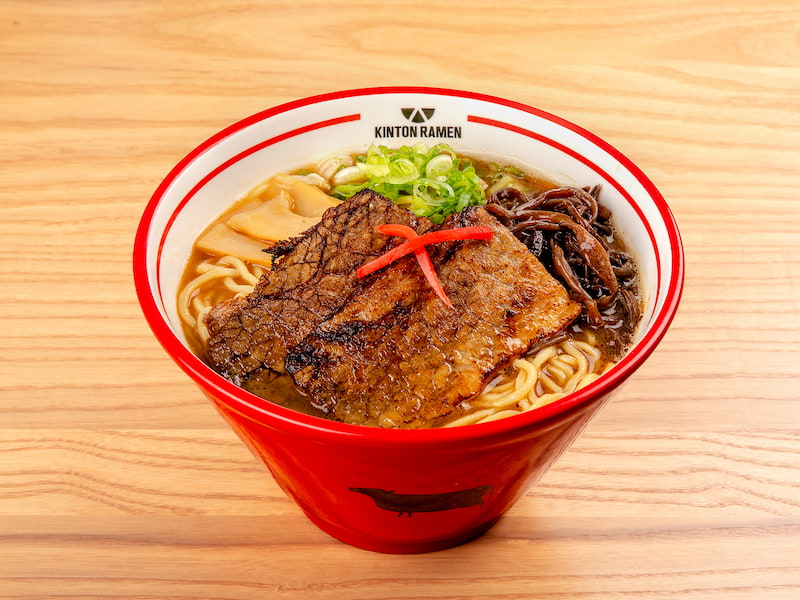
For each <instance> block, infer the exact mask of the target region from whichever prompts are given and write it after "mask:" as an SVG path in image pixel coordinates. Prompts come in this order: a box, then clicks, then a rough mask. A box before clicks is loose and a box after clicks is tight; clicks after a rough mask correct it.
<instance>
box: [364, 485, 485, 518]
mask: <svg viewBox="0 0 800 600" xmlns="http://www.w3.org/2000/svg"><path fill="white" fill-rule="evenodd" d="M349 489H350V491H352V492H356V493H358V494H364V495H365V496H369V497H370V498H372V500H373V502H375V506H377V507H378V508H380V509H383V510H387V511H390V512H396V513H397V516H398V517H402V516H403V515H407V516H408V518H409V519H410V518H411V515H412V514H413V513H419V512H439V511H443V510H453V509H456V508H469V507H470V506H483V501H484V500H485V499H486V496H489V495H491V494H492V492H493V491H494V486H491V485H482V486H479V487H474V488H470V489H467V490H458V491H455V492H444V493H441V494H397V493H395V492H394V491H389V490H382V489H380V488H359V487H351V488H349Z"/></svg>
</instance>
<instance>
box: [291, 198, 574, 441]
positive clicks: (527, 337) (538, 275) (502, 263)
mask: <svg viewBox="0 0 800 600" xmlns="http://www.w3.org/2000/svg"><path fill="white" fill-rule="evenodd" d="M475 225H488V226H490V227H492V228H493V230H494V236H493V237H492V239H491V240H465V241H456V242H447V243H441V244H435V245H433V246H429V247H428V251H429V253H430V256H431V260H432V261H433V264H434V266H435V267H436V271H437V273H438V274H439V278H440V280H441V282H442V285H443V287H444V289H445V291H446V293H447V295H448V297H449V298H450V300H451V302H452V303H453V305H454V309H451V308H449V307H447V306H446V305H445V304H444V303H443V302H442V301H441V300H439V299H438V298H437V297H436V296H435V294H434V293H433V291H432V290H431V288H430V286H429V285H428V284H427V282H426V281H425V278H424V276H423V275H422V273H421V271H420V269H419V267H418V265H417V264H416V260H415V259H414V257H413V256H407V257H405V258H403V259H401V260H399V261H397V263H395V264H393V265H391V266H389V267H387V268H385V269H383V270H382V271H379V272H377V273H375V274H373V275H371V276H369V277H368V278H366V281H367V285H365V286H364V287H363V288H362V289H360V290H359V291H358V292H357V293H355V294H353V296H352V297H351V298H350V300H349V301H348V302H347V303H345V304H343V305H342V306H341V307H340V308H339V309H338V310H337V311H335V312H334V313H333V314H332V315H330V316H329V317H328V318H327V319H326V320H325V321H323V322H321V323H320V324H319V325H318V326H317V327H315V328H314V329H313V330H312V331H311V332H310V333H309V334H308V335H307V336H306V337H305V338H304V339H303V340H302V341H301V342H300V343H298V344H297V345H295V346H294V347H293V348H292V349H291V350H290V351H289V354H288V355H287V357H286V368H287V370H288V371H289V372H290V373H292V375H293V377H294V379H295V382H296V383H297V385H298V387H299V388H300V390H302V391H303V392H305V393H306V394H308V396H309V397H310V398H311V399H312V400H313V402H314V403H315V404H316V405H318V406H320V407H321V408H323V410H326V411H328V412H330V413H331V414H333V416H334V417H335V418H336V419H337V420H341V421H345V422H348V423H356V424H360V425H373V426H381V427H406V428H413V427H421V426H427V425H429V424H430V422H431V421H433V420H435V419H437V418H439V417H442V416H444V415H447V414H449V413H450V412H452V410H453V409H454V408H455V407H456V406H457V405H458V404H459V403H461V402H462V401H464V400H469V399H470V398H472V397H474V396H476V395H477V394H479V393H480V392H481V391H482V390H483V388H484V387H485V386H486V384H487V383H488V382H489V381H490V380H491V379H492V378H493V377H494V376H495V375H496V374H497V373H498V371H499V370H500V369H501V368H503V367H504V366H505V365H507V364H508V363H509V362H510V361H512V360H513V359H514V358H517V357H519V356H521V355H522V354H524V353H525V352H526V351H527V350H528V349H529V348H530V347H531V346H532V345H533V344H534V343H536V342H537V341H539V340H541V339H542V338H544V337H547V336H550V335H552V334H554V333H557V332H559V331H561V330H562V329H563V328H565V327H566V326H567V325H568V324H569V323H571V322H572V321H573V320H574V319H575V318H576V317H577V316H578V314H579V313H580V306H579V305H578V304H576V303H574V302H572V301H571V300H570V299H569V297H568V295H567V292H566V291H565V290H564V288H563V287H562V286H561V284H559V283H558V282H557V281H555V280H554V279H553V278H552V277H551V276H550V275H549V274H548V273H547V271H546V270H545V268H544V267H543V266H542V265H541V263H540V262H539V261H538V260H537V259H536V258H535V257H534V256H533V255H532V254H531V253H530V251H528V249H527V248H526V247H525V246H524V245H523V244H522V243H520V242H519V241H518V240H517V239H516V238H515V237H514V236H513V235H512V234H511V232H509V230H508V229H507V228H506V227H504V226H503V225H501V224H500V223H499V222H497V221H496V220H495V218H494V217H492V216H491V215H490V214H489V213H487V212H486V211H485V210H484V209H482V208H469V209H467V210H465V211H463V212H461V213H459V214H457V215H454V216H453V217H451V218H450V219H449V220H448V221H446V222H445V223H443V224H442V226H441V227H442V228H452V227H471V226H475Z"/></svg>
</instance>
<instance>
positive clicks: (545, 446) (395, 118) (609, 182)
mask: <svg viewBox="0 0 800 600" xmlns="http://www.w3.org/2000/svg"><path fill="white" fill-rule="evenodd" d="M422 109H425V110H422ZM342 140H345V141H342ZM420 140H422V141H429V142H438V141H445V142H447V143H449V144H450V145H451V146H453V147H454V148H455V149H456V151H459V150H463V151H468V153H473V154H474V153H485V154H488V155H505V156H507V157H509V158H510V159H512V160H513V161H514V162H517V163H521V164H524V165H528V166H530V167H531V168H532V169H536V170H540V171H543V172H545V173H547V174H548V175H549V176H550V177H554V178H556V179H561V180H568V181H569V183H570V184H572V185H579V186H584V185H595V184H598V183H599V184H601V186H602V191H601V201H602V202H603V203H604V204H606V205H607V206H609V207H610V208H611V210H612V211H613V212H614V215H615V220H616V224H617V227H618V229H619V230H620V231H622V232H623V235H624V237H625V240H626V242H627V245H628V247H629V248H630V249H632V250H633V253H634V254H635V255H636V257H637V260H638V264H639V269H640V276H641V280H642V283H643V286H644V291H645V293H644V295H645V310H644V316H643V320H642V323H641V325H640V327H639V330H638V332H637V336H636V341H635V343H634V345H633V346H632V348H631V349H630V351H629V352H628V353H627V354H626V355H625V357H623V358H622V359H621V360H620V361H619V362H618V363H617V365H616V366H614V367H613V368H612V369H611V370H610V371H609V372H608V373H606V374H605V375H603V376H602V377H600V378H599V379H598V380H597V381H595V382H594V383H592V384H590V385H588V386H586V387H584V388H581V389H579V390H577V391H576V392H574V393H572V394H570V395H568V396H566V397H564V398H562V399H561V400H558V401H556V402H554V403H552V404H549V405H546V406H543V407H541V408H538V409H535V410H532V411H529V412H526V413H522V414H520V415H517V416H513V417H509V418H505V419H500V420H497V421H493V422H489V423H482V424H476V425H467V426H462V427H454V428H446V429H424V430H392V429H380V428H374V427H361V426H355V425H347V424H343V423H336V422H332V421H327V420H324V419H320V418H316V417H312V416H307V415H303V414H300V413H297V412H294V411H292V410H289V409H286V408H283V407H281V406H278V405H275V404H273V403H270V402H268V401H266V400H263V399H261V398H259V397H257V396H254V395H252V394H250V393H248V392H246V391H244V390H242V389H241V388H239V387H237V386H235V385H234V384H232V383H230V382H229V381H227V380H225V379H224V378H222V377H221V376H219V375H218V374H217V373H216V372H214V371H213V370H212V369H211V368H209V367H208V366H207V365H206V364H205V363H203V362H202V361H201V360H200V359H199V358H198V357H197V356H195V355H194V354H193V353H192V352H191V350H190V349H189V347H188V345H187V342H186V339H185V338H184V335H183V333H182V330H181V326H180V320H179V318H178V316H177V308H176V298H177V294H178V283H179V280H180V276H181V272H182V270H183V268H184V265H185V263H186V260H187V258H188V255H189V251H190V249H191V245H192V243H193V241H194V239H195V238H196V237H197V236H198V235H199V234H200V232H201V231H202V230H203V229H204V228H205V227H206V226H207V225H208V224H209V223H210V222H211V221H212V220H213V219H214V218H215V217H216V216H218V215H219V214H220V213H221V212H223V211H224V210H225V209H226V208H227V207H228V206H229V205H230V204H231V203H232V202H233V201H234V200H235V199H237V198H239V197H241V196H242V195H243V194H244V193H246V192H247V191H248V190H249V189H251V188H252V187H254V186H255V185H256V184H258V183H259V182H261V181H263V180H265V179H267V178H268V177H269V176H271V175H272V174H274V173H276V172H280V171H286V170H289V169H292V168H295V167H299V166H301V165H303V164H307V163H309V162H311V161H312V160H313V159H314V158H315V157H319V156H321V155H324V154H326V153H330V152H333V151H339V150H356V149H364V148H366V147H367V146H368V145H369V144H371V143H382V144H386V145H400V144H404V143H414V142H416V141H420ZM133 268H134V278H135V282H136V290H137V294H138V297H139V302H140V304H141V306H142V309H143V312H144V315H145V317H146V319H147V321H148V323H149V325H150V327H151V328H152V330H153V332H154V334H155V335H156V337H157V338H158V340H159V341H160V342H161V344H162V345H163V346H164V348H165V349H166V351H167V353H168V354H169V356H170V357H171V358H172V359H173V360H174V361H175V362H176V363H177V364H178V365H179V366H180V367H181V368H182V369H183V370H184V371H185V372H186V373H187V374H188V375H189V376H190V377H191V378H192V379H193V380H194V381H195V382H196V383H197V384H198V385H199V386H200V388H201V389H202V391H203V392H204V393H205V395H206V396H207V397H208V398H209V399H210V400H211V402H212V403H213V404H214V406H215V407H216V408H217V410H218V411H219V412H220V414H221V415H222V416H223V418H224V419H225V420H226V421H227V422H228V423H229V424H230V426H231V427H232V428H233V430H234V431H235V432H236V433H237V434H238V435H239V437H240V438H241V439H242V440H243V441H244V442H245V444H247V446H248V447H249V448H250V449H251V450H252V451H253V453H254V454H255V455H256V456H257V457H258V458H260V459H261V460H262V461H263V462H264V464H265V465H266V466H267V468H268V469H269V470H270V472H271V473H272V475H273V476H274V478H275V480H276V481H277V482H278V483H279V485H280V486H281V487H282V488H283V489H284V490H285V492H286V493H287V494H288V495H289V496H290V497H291V498H293V499H294V500H295V501H296V503H297V504H298V505H299V506H300V508H301V509H302V510H303V511H304V512H305V513H306V515H307V516H308V517H309V518H310V519H311V520H312V521H313V522H314V523H316V524H317V525H318V526H319V527H320V528H322V529H323V530H324V531H327V532H328V533H330V534H331V535H333V536H335V537H336V538H338V539H340V540H342V541H344V542H346V543H348V544H352V545H354V546H358V547H361V548H366V549H370V550H376V551H380V552H393V553H411V552H426V551H432V550H438V549H442V548H446V547H449V546H452V545H455V544H459V543H461V542H464V541H466V540H468V539H470V538H472V537H474V536H476V535H478V534H480V533H481V532H483V531H485V530H486V529H488V528H489V527H491V525H492V524H493V523H494V522H496V521H497V519H498V518H500V516H501V515H502V514H503V513H504V512H505V511H506V510H508V508H509V507H511V506H512V505H513V504H514V502H515V501H516V500H518V499H519V498H520V497H521V496H522V495H524V494H525V493H526V492H527V491H528V490H529V489H530V487H531V486H532V485H533V484H534V483H535V482H536V481H537V480H538V479H539V478H540V477H541V476H542V475H544V474H545V473H546V472H547V470H548V469H549V468H550V467H551V466H552V465H553V463H554V462H555V461H556V460H557V459H558V457H559V456H560V455H561V454H562V453H563V452H564V451H565V450H566V449H567V448H569V446H570V445H571V444H572V443H573V441H574V440H575V439H576V438H577V437H578V436H579V435H580V433H581V432H582V431H583V430H584V428H585V427H586V426H587V425H588V424H589V422H590V421H591V420H592V418H593V417H594V416H595V415H596V414H597V413H598V411H599V410H600V408H601V407H602V406H604V405H605V404H606V403H607V402H608V401H609V399H610V397H611V395H612V392H614V391H615V390H616V389H617V388H619V386H620V385H621V384H622V383H623V382H624V381H625V380H626V379H627V378H628V377H630V376H631V375H632V374H633V373H634V372H635V371H636V369H638V368H639V367H640V366H641V365H642V363H643V362H644V361H645V360H646V359H647V357H648V356H649V355H650V354H651V353H652V352H653V351H654V350H655V348H656V346H657V345H658V343H659V342H660V341H661V339H662V337H663V336H664V334H665V332H666V331H667V329H668V327H669V325H670V323H671V321H672V319H673V317H674V315H675V312H676V310H677V308H678V303H679V300H680V295H681V291H682V286H683V271H684V259H683V250H682V246H681V242H680V236H679V233H678V229H677V226H676V224H675V221H674V219H673V217H672V214H671V213H670V210H669V208H668V206H667V204H666V203H665V201H664V199H663V198H662V196H661V195H660V194H659V192H658V191H657V190H656V188H655V186H654V185H653V184H652V183H651V182H650V180H649V179H648V178H647V177H646V176H645V175H644V174H643V173H642V172H641V171H640V170H639V169H638V168H637V167H636V166H635V165H634V164H633V163H632V162H631V161H630V160H628V159H627V158H626V157H624V156H623V155H622V154H621V153H620V152H619V151H617V150H615V149H614V148H612V147H611V146H610V145H609V144H607V143H606V142H604V141H602V140H600V139H599V138H598V137H596V136H595V135H593V134H591V133H589V132H587V131H585V130H584V129H582V128H580V127H578V126H576V125H574V124H572V123H569V122H567V121H565V120H563V119H561V118H558V117H555V116H553V115H551V114H548V113H545V112H543V111H541V110H537V109H535V108H531V107H529V106H525V105H523V104H519V103H517V102H512V101H509V100H504V99H501V98H495V97H491V96H486V95H482V94H476V93H471V92H463V91H456V90H444V89H433V88H418V87H414V88H407V87H393V88H372V89H361V90H349V91H343V92H336V93H331V94H325V95H321V96H315V97H312V98H307V99H303V100H298V101H295V102H290V103H288V104H284V105H281V106H278V107H275V108H272V109H269V110H266V111H263V112H261V113H258V114H256V115H253V116H251V117H248V118H246V119H244V120H242V121H240V122H238V123H236V124H234V125H232V126H230V127H228V128H226V129H225V130H223V131H221V132H220V133H218V134H216V135H214V136H213V137H211V138H210V139H208V140H207V141H205V142H204V143H202V144H201V145H200V146H198V147H197V148H196V149H194V150H193V151H192V152H190V153H189V154H188V155H187V156H186V157H185V158H184V159H183V160H182V161H181V162H180V163H178V165H177V166H176V167H175V168H174V169H173V170H172V171H171V172H170V173H169V175H168V176H167V177H166V178H165V179H164V181H163V182H162V183H161V185H160V186H159V187H158V189H157V190H156V192H155V193H154V194H153V197H152V199H151V200H150V202H149V204H148V205H147V207H146V209H145V211H144V214H143V216H142V219H141V222H140V225H139V229H138V231H137V236H136V241H135V247H134V253H133Z"/></svg>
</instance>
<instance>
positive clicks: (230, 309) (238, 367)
mask: <svg viewBox="0 0 800 600" xmlns="http://www.w3.org/2000/svg"><path fill="white" fill-rule="evenodd" d="M381 223H402V224H404V225H409V226H411V227H413V228H415V229H417V230H418V231H419V232H423V231H424V230H425V229H427V228H429V227H430V226H431V224H430V222H429V221H428V220H427V219H424V220H421V219H418V218H417V217H415V216H414V215H413V214H412V213H411V212H410V211H408V210H406V209H404V208H400V207H398V206H396V205H395V204H393V203H392V202H391V201H390V200H388V199H386V198H384V197H383V196H380V195H378V194H375V193H374V192H371V191H369V190H366V191H364V192H361V193H359V194H358V195H356V196H354V197H353V198H351V199H350V200H348V201H347V202H344V203H342V204H340V205H338V206H335V207H333V208H331V209H329V210H328V211H326V212H325V214H324V215H323V216H322V220H321V221H320V223H319V224H317V225H316V226H315V227H313V228H311V229H309V230H308V231H306V232H305V233H304V234H303V235H302V236H300V237H297V238H292V239H290V240H287V241H285V242H282V243H280V244H278V245H277V246H275V247H274V248H273V249H271V251H272V252H273V254H275V255H276V258H275V261H274V263H273V268H272V271H271V272H270V273H269V274H268V276H266V277H263V278H262V279H261V281H260V282H259V283H258V285H257V286H256V288H255V289H254V290H253V292H252V293H251V294H250V295H248V296H247V297H244V298H239V299H233V300H229V301H227V302H223V303H221V304H219V305H217V306H216V307H214V308H213V309H212V310H211V312H210V313H209V315H208V317H207V319H206V324H207V325H208V329H209V333H210V335H211V337H210V339H209V341H208V345H207V348H206V354H207V358H208V360H209V362H210V363H211V364H212V366H213V367H214V368H215V369H216V370H217V371H219V372H220V373H221V374H222V375H223V376H224V377H225V378H227V379H229V380H231V381H233V382H234V383H236V384H237V385H240V386H242V387H244V388H245V389H247V390H249V391H251V392H253V393H255V394H259V395H261V392H262V391H263V388H264V386H265V385H266V384H268V383H269V382H270V381H271V380H272V379H273V378H274V377H275V376H276V375H278V374H280V373H282V372H284V358H285V356H286V352H287V349H288V348H291V347H292V346H294V345H295V344H297V343H298V342H300V341H301V340H302V339H303V338H304V337H305V336H306V335H308V333H310V331H311V330H312V329H313V328H314V327H315V326H316V325H317V324H319V323H320V322H322V321H323V320H324V319H326V318H327V317H328V316H329V315H330V314H331V313H332V312H333V311H335V310H336V309H338V308H339V307H340V306H341V305H342V304H344V303H345V302H347V300H348V298H349V297H350V295H351V294H352V293H353V292H354V291H355V290H356V289H357V288H358V287H360V285H361V284H362V282H359V281H358V279H357V277H356V269H358V267H360V266H361V265H362V264H363V263H365V262H367V261H369V260H372V259H373V258H375V257H377V256H380V255H381V254H383V253H384V252H386V251H387V250H389V249H390V248H392V247H394V246H396V245H398V244H400V243H401V242H402V240H397V239H394V238H389V237H386V236H382V235H376V234H375V228H376V227H377V226H378V225H380V224H381Z"/></svg>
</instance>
